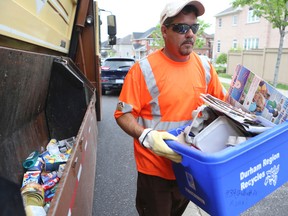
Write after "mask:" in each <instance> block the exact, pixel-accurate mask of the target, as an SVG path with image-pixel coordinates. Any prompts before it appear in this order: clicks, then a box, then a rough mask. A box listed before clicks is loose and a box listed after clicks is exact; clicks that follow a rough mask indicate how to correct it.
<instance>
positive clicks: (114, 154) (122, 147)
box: [93, 93, 288, 216]
mask: <svg viewBox="0 0 288 216" xmlns="http://www.w3.org/2000/svg"><path fill="white" fill-rule="evenodd" d="M117 100H118V94H117V93H114V94H108V95H105V96H103V97H102V121H100V122H98V133H99V135H98V145H97V167H96V183H95V184H96V185H95V194H94V209H93V216H137V215H138V214H137V212H136V210H135V205H134V204H135V193H136V168H135V163H134V155H133V145H132V138H131V137H129V136H128V135H127V134H125V133H124V132H123V131H122V130H121V129H120V128H119V127H118V125H117V124H116V122H115V120H114V117H113V113H114V110H115V107H116V104H117ZM284 172H288V171H284ZM287 198H288V184H285V185H284V186H282V187H281V188H279V189H277V190H276V191H274V192H273V193H272V194H271V195H269V196H267V197H266V198H264V199H263V200H261V201H260V202H259V203H257V204H256V205H255V206H254V207H252V208H250V209H248V210H247V211H246V212H244V213H243V214H241V216H260V215H261V216H274V215H277V216H287V215H288V202H287ZM206 215H207V214H206V213H205V212H203V211H200V210H199V209H198V208H197V207H196V206H194V207H193V205H192V204H190V205H189V206H188V208H187V210H186V211H185V213H184V215H183V216H206Z"/></svg>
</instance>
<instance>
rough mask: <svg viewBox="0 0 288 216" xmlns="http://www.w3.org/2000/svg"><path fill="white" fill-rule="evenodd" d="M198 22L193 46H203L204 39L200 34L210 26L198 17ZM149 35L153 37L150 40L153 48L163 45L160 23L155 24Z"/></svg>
mask: <svg viewBox="0 0 288 216" xmlns="http://www.w3.org/2000/svg"><path fill="white" fill-rule="evenodd" d="M198 23H199V24H200V26H199V30H198V32H197V39H196V43H195V48H202V47H203V46H204V43H205V41H204V40H203V38H202V37H201V36H202V35H203V34H204V32H205V30H206V29H207V28H209V27H210V24H208V23H205V22H204V21H203V20H200V19H198ZM151 36H152V38H153V39H154V40H153V42H152V46H153V47H154V48H161V47H163V46H164V40H163V38H162V34H161V28H160V24H158V25H157V26H156V29H155V31H153V33H152V35H151Z"/></svg>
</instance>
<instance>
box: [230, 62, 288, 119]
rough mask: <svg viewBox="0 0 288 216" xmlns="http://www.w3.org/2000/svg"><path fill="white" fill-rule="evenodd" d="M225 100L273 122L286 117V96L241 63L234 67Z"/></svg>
mask: <svg viewBox="0 0 288 216" xmlns="http://www.w3.org/2000/svg"><path fill="white" fill-rule="evenodd" d="M227 102H228V103H229V104H231V105H233V106H234V107H236V108H240V109H241V110H243V111H246V112H249V113H250V114H253V115H256V116H259V118H260V117H263V118H265V119H267V120H269V121H270V122H272V123H274V124H280V123H282V122H284V121H285V120H286V119H287V113H288V99H287V97H286V96H284V95H283V94H282V93H281V92H279V91H278V90H277V89H276V88H274V87H273V86H272V85H270V84H269V83H268V82H266V81H265V80H263V79H262V78H261V77H259V76H257V75H256V74H254V73H252V72H251V71H250V70H249V69H247V68H245V67H244V66H242V65H237V67H236V69H235V73H234V75H233V78H232V81H231V85H230V88H229V90H228V98H227Z"/></svg>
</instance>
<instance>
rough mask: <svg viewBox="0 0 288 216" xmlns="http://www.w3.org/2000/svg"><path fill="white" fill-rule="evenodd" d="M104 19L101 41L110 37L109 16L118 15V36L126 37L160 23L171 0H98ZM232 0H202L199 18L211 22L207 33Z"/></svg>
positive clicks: (211, 30) (211, 32)
mask: <svg viewBox="0 0 288 216" xmlns="http://www.w3.org/2000/svg"><path fill="white" fill-rule="evenodd" d="M96 1H97V2H98V7H99V8H100V9H103V10H105V11H101V12H100V17H101V20H102V26H101V41H102V42H103V41H105V40H107V38H108V35H107V16H108V15H110V14H111V13H112V14H114V15H115V16H116V23H117V35H116V36H117V38H122V37H125V36H127V35H129V34H132V32H145V31H147V30H148V29H150V28H152V27H155V26H156V25H157V24H158V23H159V19H160V14H161V11H162V10H163V8H164V6H165V4H166V3H167V2H169V1H171V0H142V1H140V0H96ZM230 2H231V0H202V3H203V5H204V7H205V14H204V15H203V16H200V17H199V19H202V20H204V21H205V22H206V23H209V24H211V27H210V28H209V29H207V31H206V33H208V34H213V33H214V32H215V30H214V29H215V15H216V14H218V13H220V12H221V11H223V10H225V9H227V8H228V7H230V6H231V4H230Z"/></svg>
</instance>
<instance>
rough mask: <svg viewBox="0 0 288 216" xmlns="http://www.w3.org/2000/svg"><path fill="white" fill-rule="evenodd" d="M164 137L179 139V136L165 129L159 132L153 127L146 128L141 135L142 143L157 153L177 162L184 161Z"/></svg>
mask: <svg viewBox="0 0 288 216" xmlns="http://www.w3.org/2000/svg"><path fill="white" fill-rule="evenodd" d="M164 139H170V140H177V137H175V136H174V135H172V134H170V133H168V132H166V131H164V132H159V131H156V130H153V129H151V128H146V129H144V131H143V132H142V134H141V136H140V137H139V141H140V143H141V144H142V145H143V146H144V147H146V148H148V149H151V150H152V151H153V152H154V153H155V154H157V155H159V156H163V157H166V158H168V159H170V160H172V161H174V162H176V163H180V162H181V161H182V157H181V156H180V155H179V154H177V153H176V152H174V151H173V150H172V149H171V148H170V147H169V146H168V145H167V144H166V143H165V142H164Z"/></svg>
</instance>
